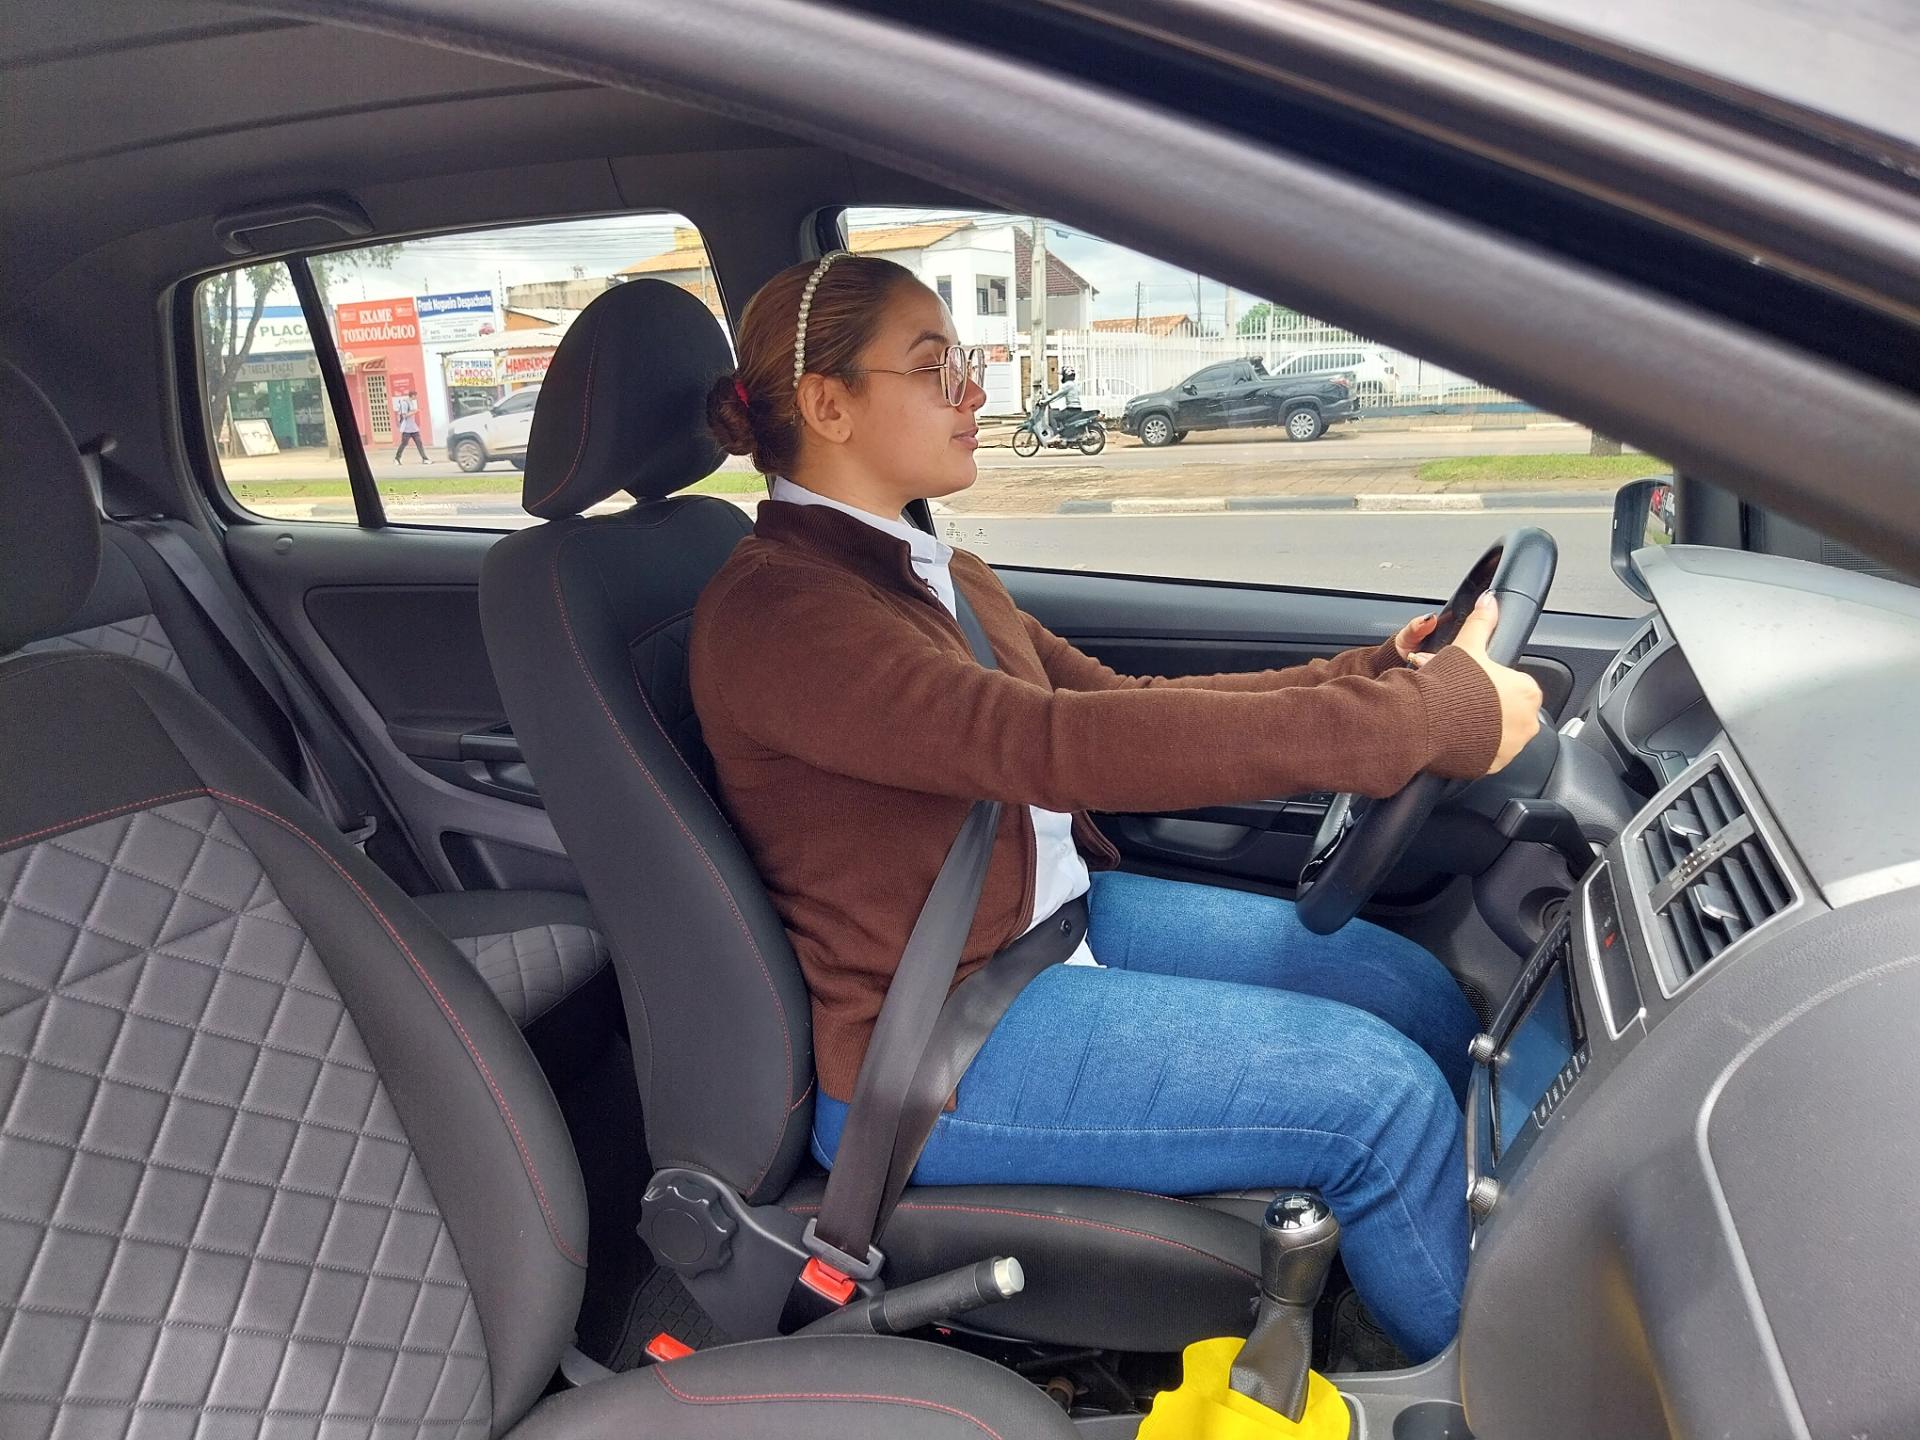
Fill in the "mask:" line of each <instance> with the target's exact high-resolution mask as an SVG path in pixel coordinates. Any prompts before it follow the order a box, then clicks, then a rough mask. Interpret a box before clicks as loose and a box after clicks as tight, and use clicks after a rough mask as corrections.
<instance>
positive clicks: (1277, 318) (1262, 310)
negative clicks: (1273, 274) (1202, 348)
mask: <svg viewBox="0 0 1920 1440" xmlns="http://www.w3.org/2000/svg"><path fill="white" fill-rule="evenodd" d="M1299 318H1300V312H1299V311H1298V310H1289V309H1288V308H1287V307H1286V306H1284V305H1275V304H1273V303H1272V302H1271V301H1267V300H1262V301H1261V302H1260V303H1259V304H1258V305H1250V306H1248V307H1247V313H1246V314H1244V315H1242V316H1241V317H1240V322H1239V324H1238V325H1236V326H1235V327H1234V328H1235V330H1236V332H1237V333H1239V334H1241V335H1265V334H1266V333H1267V332H1268V330H1269V329H1271V328H1273V327H1274V326H1277V325H1281V324H1284V323H1285V322H1287V321H1289V320H1297V319H1299Z"/></svg>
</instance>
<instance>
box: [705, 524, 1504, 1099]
mask: <svg viewBox="0 0 1920 1440" xmlns="http://www.w3.org/2000/svg"><path fill="white" fill-rule="evenodd" d="M952 570H953V578H954V583H955V584H956V585H957V586H958V587H959V588H960V589H962V590H964V591H965V592H966V596H967V599H968V600H969V601H971V602H972V604H973V608H974V610H975V611H976V612H977V613H978V614H979V617H980V623H981V625H982V626H983V627H984V628H985V630H986V632H987V636H988V638H989V639H990V640H991V641H992V643H993V652H994V656H995V658H996V659H997V660H998V661H999V664H1000V669H999V671H997V672H995V671H989V670H985V669H982V668H981V667H980V666H979V665H978V664H976V663H975V662H974V660H973V657H972V655H971V654H970V653H969V651H968V649H967V643H966V640H965V638H964V637H963V636H962V635H961V633H960V627H959V626H958V625H957V624H956V623H955V622H954V620H953V617H952V616H950V615H949V614H948V613H947V611H946V609H945V607H944V606H942V605H941V604H940V601H939V599H938V597H936V596H935V595H934V594H933V592H932V590H930V589H929V588H928V587H927V585H926V584H925V583H924V582H923V581H921V579H920V578H919V577H918V576H917V575H915V574H914V572H913V568H912V565H911V562H910V560H909V558H908V551H907V547H906V545H905V544H903V543H902V542H901V541H899V540H896V539H894V538H893V537H891V536H889V535H886V534H883V533H882V532H880V531H878V530H876V529H874V528H873V527H871V526H869V525H863V524H862V523H861V522H860V521H858V520H856V519H854V518H852V517H851V516H848V515H844V514H841V513H840V512H838V511H836V510H833V509H830V508H828V507H826V506H817V505H815V506H800V505H790V504H786V503H784V502H781V501H774V500H769V501H766V502H764V503H763V504H762V505H761V506H760V519H759V523H758V525H757V526H756V527H755V530H754V533H753V534H752V535H751V536H749V537H748V538H747V539H745V540H743V541H741V542H740V545H739V546H738V548H736V549H735V550H734V552H733V554H732V556H731V557H730V558H729V559H728V561H727V563H726V564H725V565H724V566H723V567H722V568H721V570H720V573H719V574H718V575H716V576H715V577H714V579H713V581H712V582H711V583H710V584H709V585H708V586H707V588H706V591H705V593H703V594H702V595H701V597H700V603H699V605H698V606H697V607H696V608H695V610H694V617H693V635H692V641H691V655H690V662H689V663H690V665H691V669H692V681H693V698H694V705H695V707H696V709H697V710H698V712H699V717H700V724H701V728H702V730H703V732H704V734H705V738H706V743H707V746H708V748H709V749H711V750H712V752H713V758H714V764H715V769H716V773H717V775H718V779H719V785H720V792H721V793H720V799H721V801H722V803H723V804H724V805H725V806H726V808H727V809H728V811H729V812H730V813H731V815H732V817H733V821H734V823H735V825H737V826H738V827H739V829H740V832H741V834H742V836H743V837H744V838H745V841H746V844H747V848H748V850H749V851H750V852H751V853H752V855H753V859H754V861H755V863H756V864H757V865H758V866H759V869H760V873H761V875H762V876H763V877H764V879H765V880H766V884H767V888H768V890H769V891H770V892H771V893H772V896H773V901H774V905H775V907H776V908H777V909H778V910H779V912H780V916H781V918H782V920H783V921H784V922H785V924H786V928H787V931H788V934H789V935H790V936H791V938H792V941H793V947H794V950H795V952H796V953H797V954H798V956H799V959H800V965H801V969H802V970H803V971H804V972H805V974H806V978H807V986H808V989H809V990H810V991H811V993H812V996H813V1023H814V1056H815V1063H816V1066H817V1069H818V1072H819V1077H820V1088H821V1089H822V1090H823V1091H824V1092H825V1093H826V1094H828V1095H831V1096H833V1097H835V1098H836V1099H841V1100H844V1099H847V1098H848V1097H850V1096H851V1095H852V1094H853V1082H854V1077H855V1076H856V1075H857V1074H858V1073H859V1069H860V1060H861V1057H862V1055H864V1054H865V1052H866V1046H867V1040H868V1038H869V1036H870V1035H871V1034H872V1031H873V1024H874V1020H875V1018H876V1017H877V1016H878V1015H879V1013H880V1003H881V1001H882V1000H883V999H884V998H885V996H886V992H887V985H888V983H889V981H890V980H891V978H892V975H893V971H894V967H895V966H896V965H897V964H898V963H899V959H900V952H901V950H902V949H903V948H904V946H905V945H906V941H907V932H908V931H909V930H910V929H912V927H913V922H914V919H915V917H916V916H917V915H918V914H919V912H920V906H921V903H922V902H923V901H924V900H925V899H926V895H927V891H928V890H929V889H930V888H931V887H932V885H933V879H934V876H935V875H936V874H938V873H939V870H940V863H941V861H942V860H944V859H945V858H946V854H947V849H948V847H949V846H950V845H952V843H953V837H954V836H955V835H956V834H957V833H958V832H959V829H960V822H961V821H962V820H963V819H964V818H965V817H966V813H967V809H968V807H969V806H970V805H971V804H972V802H973V801H975V800H978V799H992V800H1000V801H1003V802H1005V803H1006V809H1005V810H1004V811H1003V813H1002V817H1001V822H1000V832H999V836H998V839H997V840H996V842H995V849H994V853H993V860H992V863H991V865H990V867H989V869H988V872H987V880H986V888H985V890H984V891H983V893H982V895H981V898H980V908H979V911H978V912H977V913H976V915H975V916H974V922H973V930H972V933H971V935H970V936H969V937H968V940H967V946H966V950H965V952H964V953H963V955H962V958H961V964H960V969H959V978H961V979H964V978H965V977H966V976H967V975H969V974H971V973H972V971H973V970H974V969H975V968H977V967H978V966H979V965H980V964H981V963H982V962H983V961H985V960H986V959H987V957H989V956H990V955H992V954H993V953H994V952H995V951H997V950H999V949H1001V948H1002V947H1003V946H1005V945H1006V944H1007V943H1008V942H1010V941H1012V940H1014V939H1016V938H1017V937H1018V936H1019V935H1021V934H1022V933H1023V932H1024V931H1025V929H1026V927H1027V924H1028V922H1029V921H1030V920H1031V919H1032V915H1031V911H1032V907H1033V893H1034V863H1035V862H1034V837H1033V824H1032V819H1031V816H1030V815H1029V813H1028V810H1027V808H1026V807H1028V806H1030V805H1038V806H1041V807H1043V808H1046V809H1050V810H1061V811H1070V812H1073V814H1074V836H1075V839H1076V840H1077V841H1078V842H1079V845H1080V848H1081V851H1082V853H1083V854H1084V855H1085V856H1086V857H1087V860H1088V863H1089V864H1090V865H1091V866H1092V867H1093V868H1095V869H1109V868H1111V867H1112V866H1113V865H1115V864H1116V863H1117V862H1118V860H1119V856H1118V854H1117V853H1116V852H1115V851H1114V849H1113V847H1112V846H1111V845H1110V844H1109V843H1108V842H1107V840H1106V839H1105V837H1103V836H1102V835H1101V834H1100V832H1099V831H1098V830H1097V829H1096V828H1095V827H1094V825H1093V824H1092V822H1091V821H1090V820H1088V818H1087V816H1086V814H1085V812H1086V811H1088V810H1108V811H1157V810H1181V809H1188V808H1192V807H1194V806H1200V805H1212V804H1224V803H1230V802H1234V801H1245V800H1251V799H1257V798H1262V797H1273V796H1281V795H1290V794H1297V793H1300V792H1302V791H1306V790H1351V791H1358V792H1360V793H1362V794H1367V795H1390V794H1392V793H1393V792H1394V791H1396V790H1398V789H1399V788H1400V787H1401V786H1403V785H1404V784H1406V782H1407V781H1408V780H1409V779H1411V778H1412V777H1413V776H1414V775H1415V774H1416V773H1418V772H1419V771H1421V770H1434V771H1437V772H1438V773H1440V774H1442V775H1448V776H1455V777H1469V776H1477V775H1480V774H1482V773H1484V772H1485V770H1486V768H1487V766H1488V765H1489V764H1490V763H1492V760H1493V756H1494V752H1495V750H1496V749H1497V748H1498V745H1499V739H1500V704H1499V699H1498V696H1497V695H1496V693H1495V691H1494V688H1493V684H1492V682H1491V681H1490V680H1488V679H1487V676H1486V674H1485V672H1484V671H1482V670H1481V669H1480V667H1479V666H1478V665H1477V664H1475V663H1474V661H1473V660H1472V659H1471V658H1470V657H1468V656H1467V655H1465V654H1464V653H1461V652H1459V651H1457V650H1451V649H1450V650H1446V651H1442V652H1441V653H1440V654H1439V655H1437V656H1435V657H1434V659H1433V661H1432V662H1431V663H1430V664H1428V665H1427V666H1426V667H1425V668H1424V669H1422V670H1420V671H1417V672H1416V671H1413V670H1409V669H1406V668H1403V667H1402V666H1401V665H1400V664H1399V656H1398V654H1397V653H1396V652H1395V650H1394V648H1393V643H1392V642H1391V641H1388V642H1387V643H1385V644H1382V645H1378V646H1375V647H1372V648H1370V649H1359V650H1349V651H1347V652H1346V653H1344V654H1341V655H1336V656H1334V657H1333V658H1331V659H1328V660H1315V661H1313V662H1311V663H1309V664H1306V665H1299V666H1295V667H1293V668H1291V669H1286V670H1268V671H1263V672H1258V673H1251V674H1233V675H1211V676H1188V677H1181V678H1179V679H1172V680H1168V679H1159V678H1142V677H1133V676H1123V675H1117V674H1115V673H1114V672H1113V671H1112V670H1110V669H1108V668H1107V667H1106V666H1105V665H1102V664H1101V663H1100V662H1099V661H1097V660H1095V659H1093V658H1092V657H1090V656H1088V655H1085V654H1082V653H1081V652H1080V651H1078V650H1076V649H1074V648H1073V646H1071V645H1069V644H1068V643H1067V642H1066V641H1064V640H1062V639H1060V638H1059V637H1058V636H1057V635H1053V634H1051V633H1049V632H1048V631H1047V630H1046V629H1044V628H1043V627H1042V626H1041V625H1040V624H1039V622H1037V621H1036V620H1034V619H1033V617H1032V616H1030V615H1026V614H1023V613H1022V612H1021V611H1020V610H1018V609H1017V608H1016V607H1015V606H1014V603H1013V597H1012V596H1010V595H1009V594H1008V593H1007V591H1006V588H1005V587H1004V586H1003V585H1001V583H1000V581H999V579H998V577H996V576H995V575H994V573H993V571H992V570H991V569H989V568H988V567H987V565H986V564H985V563H984V562H983V561H981V560H979V559H977V558H976V557H975V556H972V555H969V554H967V553H966V552H965V551H956V552H955V553H954V557H953V564H952ZM956 983H957V981H956Z"/></svg>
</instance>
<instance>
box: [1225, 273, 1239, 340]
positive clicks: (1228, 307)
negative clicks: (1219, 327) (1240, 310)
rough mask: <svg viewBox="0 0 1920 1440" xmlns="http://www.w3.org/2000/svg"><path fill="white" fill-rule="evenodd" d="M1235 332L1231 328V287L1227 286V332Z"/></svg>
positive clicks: (1230, 333)
mask: <svg viewBox="0 0 1920 1440" xmlns="http://www.w3.org/2000/svg"><path fill="white" fill-rule="evenodd" d="M1235 333H1237V332H1236V331H1235V330H1234V328H1233V287H1232V286H1231V285H1229V286H1227V334H1228V335H1233V334H1235Z"/></svg>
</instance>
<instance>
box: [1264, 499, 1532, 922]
mask: <svg viewBox="0 0 1920 1440" xmlns="http://www.w3.org/2000/svg"><path fill="white" fill-rule="evenodd" d="M1559 558H1560V550H1559V547H1558V546H1557V545H1555V544H1554V541H1553V536H1551V535H1549V534H1548V533H1547V532H1546V531H1544V530H1541V529H1537V528H1536V527H1534V526H1531V525H1528V526H1523V527H1522V528H1520V529H1518V530H1512V531H1509V532H1508V533H1507V534H1506V535H1505V536H1503V537H1502V538H1501V540H1500V543H1499V544H1497V545H1495V546H1493V547H1492V548H1491V549H1489V550H1488V551H1487V553H1486V554H1484V555H1482V556H1481V557H1480V559H1479V561H1478V563H1476V564H1475V565H1474V567H1473V568H1472V569H1471V570H1469V571H1468V572H1467V578H1466V579H1464V580H1462V581H1461V582H1460V586H1459V588H1458V589H1457V590H1455V591H1454V592H1453V598H1452V599H1450V600H1448V601H1447V604H1446V608H1445V609H1444V610H1442V611H1441V612H1440V623H1439V624H1438V625H1436V626H1435V627H1434V631H1433V634H1432V635H1430V636H1429V637H1428V638H1427V640H1426V642H1425V643H1424V644H1422V645H1421V647H1420V648H1421V649H1422V650H1425V651H1429V652H1431V651H1433V650H1438V649H1440V648H1441V647H1442V646H1444V645H1447V644H1449V643H1451V641H1452V640H1453V636H1454V632H1456V631H1457V630H1458V629H1459V628H1460V622H1461V621H1462V620H1464V619H1465V618H1466V617H1467V614H1468V612H1470V611H1471V610H1472V609H1473V604H1474V601H1475V600H1477V599H1478V598H1479V596H1480V592H1481V591H1483V590H1488V589H1491V590H1492V591H1493V593H1494V595H1495V596H1496V597H1497V598H1498V599H1499V602H1500V620H1499V623H1498V624H1496V625H1495V626H1494V631H1493V638H1492V639H1490V640H1489V641H1488V642H1487V655H1488V656H1489V657H1490V658H1491V659H1493V660H1496V661H1498V662H1499V663H1500V664H1502V665H1511V664H1513V662H1514V661H1515V660H1517V659H1519V658H1520V654H1521V652H1522V651H1523V650H1525V649H1526V645H1527V641H1528V640H1529V639H1531V638H1532V636H1533V627H1534V625H1535V624H1536V623H1537V622H1538V621H1539V619H1540V611H1541V609H1542V608H1543V607H1544V606H1545V605H1546V601H1547V591H1548V590H1549V589H1551V588H1552V586H1553V572H1554V567H1555V566H1556V565H1557V564H1558V562H1559ZM1465 783H1466V782H1453V781H1448V780H1446V779H1444V778H1443V777H1441V776H1439V775H1432V774H1427V773H1425V772H1422V773H1421V774H1419V775H1416V776H1414V777H1413V779H1411V780H1409V781H1408V782H1407V783H1406V785H1405V786H1403V787H1402V788H1401V790H1400V792H1399V793H1398V794H1397V795H1392V796H1389V797H1387V798H1386V799H1383V800H1370V799H1368V798H1367V797H1366V796H1364V795H1351V794H1346V795H1336V796H1335V797H1334V799H1333V803H1332V804H1330V805H1328V806H1327V813H1326V818H1325V819H1323V820H1322V821H1321V822H1320V829H1319V832H1318V833H1317V834H1316V835H1315V836H1314V837H1313V851H1312V854H1311V856H1310V858H1309V859H1308V860H1307V863H1306V865H1305V866H1303V867H1302V869H1301V871H1300V889H1299V892H1298V894H1296V895H1295V896H1294V902H1293V903H1294V908H1295V910H1296V912H1297V913H1298V914H1299V916H1300V923H1301V924H1302V925H1304V926H1306V927H1307V929H1309V930H1311V931H1312V932H1313V933H1314V934H1316V935H1331V934H1332V933H1333V932H1334V931H1336V930H1338V929H1339V928H1340V927H1341V926H1342V925H1345V924H1346V923H1347V922H1348V921H1349V920H1351V919H1353V917H1354V916H1355V915H1356V914H1358V913H1359V911H1360V907H1361V906H1363V905H1365V904H1366V903H1367V901H1368V900H1370V899H1372V898H1373V892H1374V891H1375V890H1377V889H1379V888H1380V883H1381V882H1382V881H1383V880H1385V879H1386V878H1387V875H1388V873H1389V872H1390V871H1391V870H1392V869H1393V867H1394V866H1395V865H1397V864H1399V863H1400V858H1401V856H1403V855H1405V854H1406V852H1407V847H1408V846H1409V845H1411V844H1412V843H1413V837H1414V836H1415V835H1417V834H1418V833H1419V832H1420V827H1421V826H1423V825H1425V824H1426V823H1427V817H1428V816H1430V815H1432V814H1433V810H1434V807H1435V806H1436V805H1438V804H1439V803H1440V801H1441V800H1442V799H1443V798H1445V797H1446V795H1448V794H1449V793H1451V792H1452V790H1454V789H1457V788H1459V787H1460V786H1462V785H1464V784H1465Z"/></svg>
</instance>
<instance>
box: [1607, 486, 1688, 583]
mask: <svg viewBox="0 0 1920 1440" xmlns="http://www.w3.org/2000/svg"><path fill="white" fill-rule="evenodd" d="M1679 516H1680V511H1679V505H1678V501H1677V497H1676V495H1675V492H1674V486H1673V476H1671V475H1655V476H1651V477H1650V478H1648V479H1645V480H1630V481H1628V482H1627V483H1626V484H1625V485H1622V486H1621V487H1620V488H1619V489H1618V490H1617V491H1615V492H1614V496H1613V554H1612V559H1613V573H1614V574H1616V575H1618V576H1619V577H1620V583H1621V584H1622V585H1625V586H1626V587H1627V588H1628V589H1629V590H1631V591H1632V592H1633V593H1634V594H1636V595H1638V596H1639V597H1640V598H1641V599H1642V600H1651V599H1653V591H1652V590H1650V589H1648V588H1647V582H1646V581H1645V580H1644V579H1643V578H1641V575H1640V567H1639V566H1638V565H1636V564H1634V563H1633V552H1634V551H1636V550H1639V549H1642V548H1644V547H1645V546H1648V545H1671V544H1672V543H1673V541H1674V537H1675V533H1676V532H1677V530H1678V529H1679Z"/></svg>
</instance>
